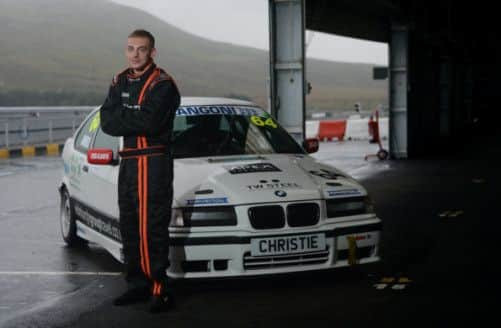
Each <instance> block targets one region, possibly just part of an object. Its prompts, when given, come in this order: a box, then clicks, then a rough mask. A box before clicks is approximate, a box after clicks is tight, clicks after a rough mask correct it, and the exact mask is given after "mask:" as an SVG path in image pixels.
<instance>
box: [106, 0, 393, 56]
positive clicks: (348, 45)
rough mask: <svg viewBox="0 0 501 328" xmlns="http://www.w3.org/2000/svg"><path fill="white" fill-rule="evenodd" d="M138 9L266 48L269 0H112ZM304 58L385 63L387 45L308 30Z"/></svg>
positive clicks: (206, 32) (203, 34) (201, 32)
mask: <svg viewBox="0 0 501 328" xmlns="http://www.w3.org/2000/svg"><path fill="white" fill-rule="evenodd" d="M112 1H114V2H117V3H120V4H124V5H128V6H132V7H136V8H140V9H142V10H144V11H147V12H149V13H151V14H153V15H155V16H157V17H159V18H161V19H163V20H164V21H166V22H168V23H170V24H172V25H174V26H176V27H178V28H181V29H183V30H185V31H187V32H190V33H192V34H195V35H198V36H201V37H204V38H207V39H211V40H217V41H224V42H229V43H233V44H238V45H244V46H250V47H254V48H259V49H268V0H112ZM306 39H307V40H311V42H310V44H309V46H308V48H307V53H306V55H307V57H312V58H321V59H327V60H334V61H345V62H358V63H372V64H379V65H386V64H387V61H388V47H387V45H386V44H384V43H379V42H370V41H363V40H358V39H351V38H345V37H339V36H334V35H328V34H325V33H320V32H311V31H307V33H306Z"/></svg>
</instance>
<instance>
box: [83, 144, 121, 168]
mask: <svg viewBox="0 0 501 328" xmlns="http://www.w3.org/2000/svg"><path fill="white" fill-rule="evenodd" d="M87 162H89V164H96V165H114V164H115V162H116V161H115V160H114V159H113V150H111V149H107V148H94V149H89V150H88V151H87Z"/></svg>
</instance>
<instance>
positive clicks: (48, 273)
mask: <svg viewBox="0 0 501 328" xmlns="http://www.w3.org/2000/svg"><path fill="white" fill-rule="evenodd" d="M121 274H122V273H121V272H98V271H95V272H94V271H0V276H119V275H121Z"/></svg>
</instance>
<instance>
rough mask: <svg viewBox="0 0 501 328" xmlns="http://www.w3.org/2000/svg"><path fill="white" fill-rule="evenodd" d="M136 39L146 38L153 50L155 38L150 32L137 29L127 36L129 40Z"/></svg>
mask: <svg viewBox="0 0 501 328" xmlns="http://www.w3.org/2000/svg"><path fill="white" fill-rule="evenodd" d="M137 37H139V38H147V39H148V40H149V41H150V46H151V47H152V48H155V37H154V36H153V34H151V33H150V32H148V31H146V30H141V29H139V30H134V31H132V33H131V34H129V38H137Z"/></svg>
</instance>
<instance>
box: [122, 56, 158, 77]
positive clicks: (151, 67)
mask: <svg viewBox="0 0 501 328" xmlns="http://www.w3.org/2000/svg"><path fill="white" fill-rule="evenodd" d="M156 66H157V65H156V64H155V62H153V61H151V62H150V63H149V64H148V66H146V69H145V70H144V71H143V72H142V73H140V74H135V73H134V71H133V70H132V69H129V70H128V71H127V77H128V78H129V79H134V80H135V79H140V78H142V77H143V76H149V75H150V73H151V72H152V71H153V70H154V69H155V67H156Z"/></svg>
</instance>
